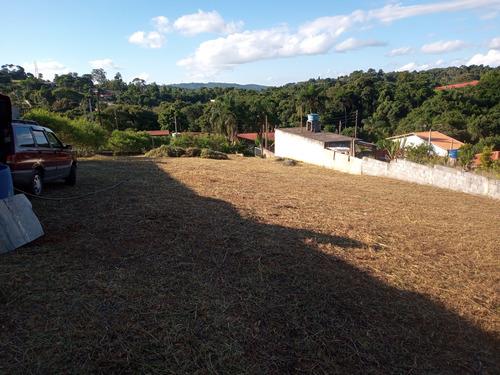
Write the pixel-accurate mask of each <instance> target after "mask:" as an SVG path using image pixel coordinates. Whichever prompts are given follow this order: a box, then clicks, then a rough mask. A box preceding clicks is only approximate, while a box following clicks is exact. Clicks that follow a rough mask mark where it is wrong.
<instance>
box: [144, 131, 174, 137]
mask: <svg viewBox="0 0 500 375" xmlns="http://www.w3.org/2000/svg"><path fill="white" fill-rule="evenodd" d="M144 133H148V134H149V135H150V136H151V137H168V136H169V135H170V132H169V131H168V130H146V131H144Z"/></svg>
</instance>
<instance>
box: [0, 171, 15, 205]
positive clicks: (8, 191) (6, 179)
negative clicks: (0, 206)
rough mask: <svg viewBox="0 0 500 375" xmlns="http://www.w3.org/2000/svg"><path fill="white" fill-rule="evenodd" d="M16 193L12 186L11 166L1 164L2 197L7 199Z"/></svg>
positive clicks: (0, 186) (0, 184)
mask: <svg viewBox="0 0 500 375" xmlns="http://www.w3.org/2000/svg"><path fill="white" fill-rule="evenodd" d="M13 195H14V188H13V186H12V175H11V174H10V168H9V166H7V165H5V164H0V199H5V198H8V197H11V196H13Z"/></svg>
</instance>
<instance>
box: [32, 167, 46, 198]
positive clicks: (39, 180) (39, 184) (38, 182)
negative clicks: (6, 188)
mask: <svg viewBox="0 0 500 375" xmlns="http://www.w3.org/2000/svg"><path fill="white" fill-rule="evenodd" d="M42 190H43V177H42V173H41V172H40V171H35V172H33V177H31V182H30V184H29V186H28V192H29V193H31V194H33V195H36V196H39V195H41V194H42Z"/></svg>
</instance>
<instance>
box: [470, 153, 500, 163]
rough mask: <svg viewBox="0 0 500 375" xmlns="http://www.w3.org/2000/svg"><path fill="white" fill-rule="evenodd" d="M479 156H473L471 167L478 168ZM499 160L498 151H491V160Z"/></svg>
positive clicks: (499, 154)
mask: <svg viewBox="0 0 500 375" xmlns="http://www.w3.org/2000/svg"><path fill="white" fill-rule="evenodd" d="M481 155H482V154H476V155H475V156H474V159H473V160H472V165H475V166H478V165H481V164H482V163H481ZM499 159H500V151H493V152H492V154H491V160H493V161H495V160H499Z"/></svg>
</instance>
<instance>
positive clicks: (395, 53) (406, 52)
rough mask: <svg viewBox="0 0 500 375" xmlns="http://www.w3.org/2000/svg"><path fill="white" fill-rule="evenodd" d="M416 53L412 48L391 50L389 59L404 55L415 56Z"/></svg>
mask: <svg viewBox="0 0 500 375" xmlns="http://www.w3.org/2000/svg"><path fill="white" fill-rule="evenodd" d="M414 53H415V50H414V49H413V48H411V47H401V48H396V49H393V50H391V52H389V54H388V55H387V56H389V57H394V56H403V55H413V54H414Z"/></svg>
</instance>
